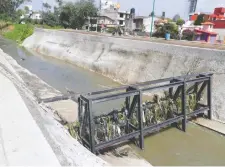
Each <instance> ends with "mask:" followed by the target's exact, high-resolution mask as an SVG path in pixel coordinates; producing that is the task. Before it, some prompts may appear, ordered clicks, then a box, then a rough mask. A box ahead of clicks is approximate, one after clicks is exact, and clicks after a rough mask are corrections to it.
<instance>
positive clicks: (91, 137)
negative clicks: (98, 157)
mask: <svg viewBox="0 0 225 167" xmlns="http://www.w3.org/2000/svg"><path fill="white" fill-rule="evenodd" d="M88 112H89V135H90V136H89V138H90V149H91V152H92V153H95V141H94V123H93V118H92V102H91V101H90V100H88Z"/></svg>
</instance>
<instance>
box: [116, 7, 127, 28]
mask: <svg viewBox="0 0 225 167" xmlns="http://www.w3.org/2000/svg"><path fill="white" fill-rule="evenodd" d="M129 18H130V13H129V12H127V11H118V12H117V25H120V26H125V21H126V20H127V19H129Z"/></svg>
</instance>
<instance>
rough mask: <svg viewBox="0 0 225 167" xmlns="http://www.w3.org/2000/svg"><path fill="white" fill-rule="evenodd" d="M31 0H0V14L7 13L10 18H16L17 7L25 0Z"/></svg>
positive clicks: (28, 0) (25, 0)
mask: <svg viewBox="0 0 225 167" xmlns="http://www.w3.org/2000/svg"><path fill="white" fill-rule="evenodd" d="M30 1H31V0H0V14H1V15H7V16H8V17H11V18H12V19H15V18H16V15H17V14H16V12H17V9H18V8H19V7H20V5H22V4H23V3H25V2H30Z"/></svg>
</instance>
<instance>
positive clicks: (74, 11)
mask: <svg viewBox="0 0 225 167" xmlns="http://www.w3.org/2000/svg"><path fill="white" fill-rule="evenodd" d="M97 11H98V10H97V8H96V6H95V5H94V2H93V1H90V0H81V1H79V2H76V3H72V2H68V3H66V4H65V5H64V6H63V7H62V11H61V14H60V23H61V24H62V25H63V26H64V27H65V28H67V27H70V28H73V29H76V28H78V29H81V28H82V27H83V25H84V24H85V21H86V20H87V18H88V17H92V16H97Z"/></svg>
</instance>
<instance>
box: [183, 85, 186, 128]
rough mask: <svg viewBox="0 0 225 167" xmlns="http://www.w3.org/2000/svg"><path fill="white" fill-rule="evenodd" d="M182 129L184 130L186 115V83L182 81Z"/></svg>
mask: <svg viewBox="0 0 225 167" xmlns="http://www.w3.org/2000/svg"><path fill="white" fill-rule="evenodd" d="M182 115H183V117H184V118H183V120H182V130H183V131H184V132H186V123H187V117H186V83H185V81H184V83H183V88H182Z"/></svg>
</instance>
